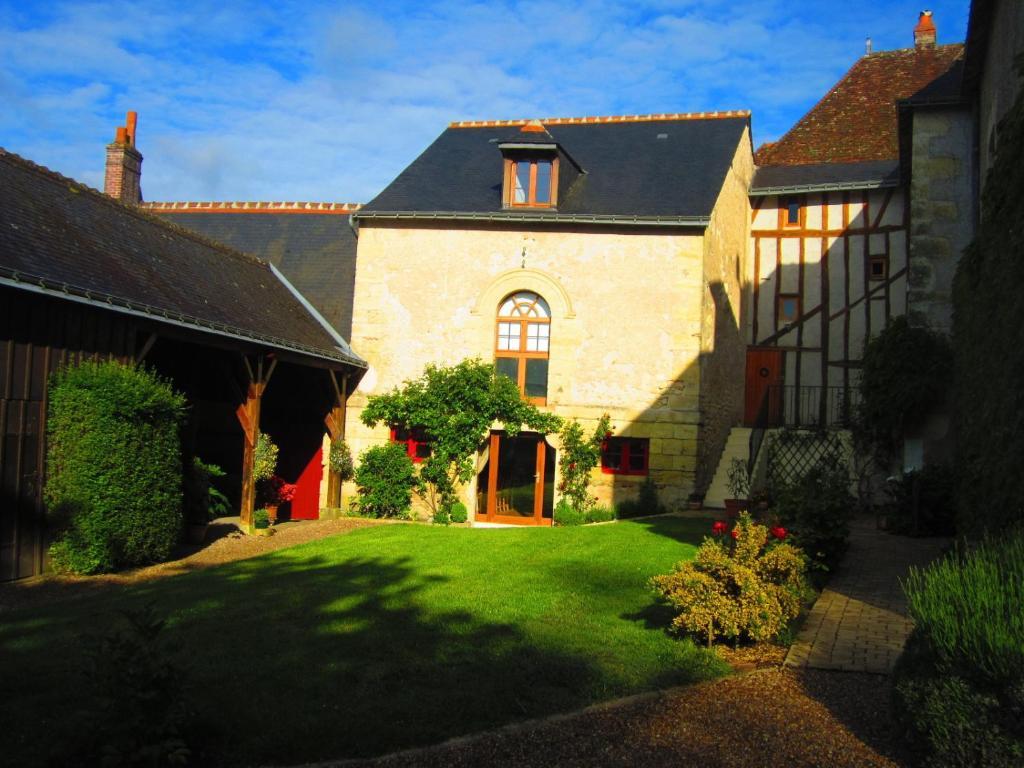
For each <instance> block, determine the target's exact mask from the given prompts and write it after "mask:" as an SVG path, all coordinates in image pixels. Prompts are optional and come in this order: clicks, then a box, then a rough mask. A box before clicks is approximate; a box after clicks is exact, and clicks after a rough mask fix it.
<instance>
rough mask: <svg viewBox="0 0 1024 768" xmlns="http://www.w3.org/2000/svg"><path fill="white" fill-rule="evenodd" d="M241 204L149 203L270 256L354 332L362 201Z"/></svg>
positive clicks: (342, 327)
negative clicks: (356, 219)
mask: <svg viewBox="0 0 1024 768" xmlns="http://www.w3.org/2000/svg"><path fill="white" fill-rule="evenodd" d="M238 205H239V204H238V203H197V204H193V203H147V204H146V207H148V208H149V209H150V210H151V211H153V213H156V214H159V215H160V216H161V217H162V218H166V219H167V220H168V221H173V222H174V223H175V224H178V225H180V226H182V227H186V228H188V229H191V230H192V231H194V232H198V233H200V234H201V235H203V236H205V237H208V238H210V239H212V240H216V241H217V242H219V243H224V244H225V245H228V246H230V247H232V248H237V249H238V250H240V251H244V252H245V253H251V254H253V255H255V256H259V257H260V258H261V259H266V260H267V261H269V262H270V263H271V264H273V265H274V266H275V267H277V268H278V269H280V270H281V272H283V273H284V276H285V277H286V278H288V282H290V283H291V284H292V285H294V286H295V288H296V289H298V291H299V292H300V293H301V294H302V295H303V296H304V297H306V299H308V300H309V302H310V303H311V304H312V305H313V306H314V307H316V308H317V311H319V312H320V314H321V315H323V316H324V317H325V318H326V319H327V321H328V322H329V323H330V324H331V325H332V326H334V328H335V330H337V331H338V333H340V334H341V335H342V336H343V337H344V338H346V339H348V338H351V333H352V297H353V294H354V292H355V279H356V277H355V276H356V244H357V241H356V235H355V232H353V231H352V225H351V221H350V218H351V217H350V214H351V213H352V212H354V211H355V210H357V209H358V208H359V206H358V205H356V204H352V203H294V204H293V203H288V204H284V203H261V204H260V205H261V206H265V207H261V208H259V209H258V210H253V209H252V208H240V207H237V206H238ZM244 205H252V204H250V203H246V204H244ZM271 206H274V207H271ZM286 206H290V207H286ZM299 206H301V207H299ZM307 206H313V207H307ZM316 206H321V207H316ZM323 206H334V207H330V208H325V207H323ZM342 206H343V207H342ZM221 214H224V215H221ZM339 214H340V215H339Z"/></svg>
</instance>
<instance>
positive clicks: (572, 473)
mask: <svg viewBox="0 0 1024 768" xmlns="http://www.w3.org/2000/svg"><path fill="white" fill-rule="evenodd" d="M611 434H612V433H611V420H610V419H609V418H608V414H605V415H604V416H602V417H601V418H600V420H599V421H598V422H597V427H595V429H594V432H593V434H591V435H590V436H587V435H586V434H584V432H583V427H581V426H580V423H579V422H578V421H576V419H572V420H571V421H567V422H566V423H565V425H564V426H563V427H562V431H561V433H560V434H559V437H560V438H561V441H562V450H561V451H560V454H561V455H560V456H559V458H558V468H559V470H560V471H561V474H562V480H561V482H560V483H559V484H558V490H559V491H560V492H561V494H562V498H563V499H565V500H566V501H567V502H568V503H569V506H571V507H572V508H573V509H574V510H575V511H576V512H577V513H579V514H581V515H583V516H585V515H586V513H587V512H588V511H589V510H590V509H591V508H592V507H593V506H594V505H595V504H596V503H597V498H596V497H595V496H591V495H590V473H591V472H592V471H593V469H594V467H596V466H597V465H598V463H599V462H600V461H601V444H602V443H603V442H604V441H605V440H607V439H608V438H609V437H611Z"/></svg>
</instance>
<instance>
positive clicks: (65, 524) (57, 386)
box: [44, 362, 185, 573]
mask: <svg viewBox="0 0 1024 768" xmlns="http://www.w3.org/2000/svg"><path fill="white" fill-rule="evenodd" d="M184 413H185V398H184V397H182V396H181V395H179V394H178V393H176V392H175V391H174V390H173V389H172V388H171V385H170V384H169V383H168V382H166V381H164V380H162V379H160V378H159V377H158V376H157V375H156V374H154V373H151V372H150V371H148V370H146V369H144V368H136V367H133V366H126V365H122V364H121V363H117V362H105V363H92V362H87V363H83V364H82V365H80V366H77V367H73V368H63V369H61V370H60V371H58V372H57V373H56V374H55V375H54V377H53V379H52V381H51V383H50V403H49V420H48V424H47V458H46V474H47V479H46V487H45V491H44V495H45V498H46V503H47V506H48V507H49V514H50V516H51V522H52V524H53V527H54V529H55V530H56V532H57V541H56V542H55V543H54V544H53V546H52V547H51V548H50V555H51V558H52V560H53V565H54V568H55V569H57V570H64V571H75V572H78V573H95V572H97V571H111V570H114V569H116V568H121V567H124V566H132V565H142V564H144V563H151V562H156V561H159V560H163V559H165V558H166V557H167V556H168V555H169V554H170V552H171V549H172V547H173V546H174V544H175V543H176V542H177V541H178V537H179V535H180V533H181V526H182V462H181V442H180V439H179V435H178V428H179V425H180V424H181V421H182V419H183V417H184Z"/></svg>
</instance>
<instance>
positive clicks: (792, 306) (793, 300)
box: [778, 293, 800, 327]
mask: <svg viewBox="0 0 1024 768" xmlns="http://www.w3.org/2000/svg"><path fill="white" fill-rule="evenodd" d="M778 317H779V326H780V327H781V326H783V325H789V324H791V323H795V322H796V321H797V320H798V319H799V318H800V294H798V293H780V294H779V306H778Z"/></svg>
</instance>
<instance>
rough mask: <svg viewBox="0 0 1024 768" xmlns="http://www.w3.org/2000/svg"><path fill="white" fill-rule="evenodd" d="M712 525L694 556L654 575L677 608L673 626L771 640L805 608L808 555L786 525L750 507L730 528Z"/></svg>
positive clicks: (706, 635) (713, 635) (706, 634)
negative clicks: (762, 518) (769, 522)
mask: <svg viewBox="0 0 1024 768" xmlns="http://www.w3.org/2000/svg"><path fill="white" fill-rule="evenodd" d="M727 529H728V526H727V525H726V524H725V523H715V525H714V526H713V528H712V531H713V533H714V534H715V537H716V538H713V539H712V538H706V539H704V543H703V544H701V545H700V548H699V549H698V550H697V555H696V556H695V557H694V559H693V560H684V561H682V562H680V563H677V564H676V567H675V570H673V572H672V573H669V574H666V575H664V576H655V577H654V579H653V580H652V585H653V586H654V588H655V590H656V591H657V592H658V593H659V594H660V595H661V596H662V597H663V598H665V600H667V601H668V602H669V604H670V605H671V606H672V607H673V608H675V609H676V610H677V611H678V615H677V616H676V617H675V619H674V620H673V621H672V627H673V629H675V630H676V631H678V632H683V633H686V634H690V635H694V636H695V637H697V638H699V639H702V640H705V641H707V644H708V645H711V644H712V643H713V642H714V641H715V639H717V638H722V639H726V640H734V641H740V640H753V641H763V640H769V639H771V638H773V637H775V636H776V635H778V634H779V633H780V632H781V631H783V630H784V629H785V628H786V625H787V623H788V622H789V621H790V620H792V619H794V618H796V617H797V616H798V615H799V613H800V607H801V605H802V604H803V600H804V596H805V594H806V592H807V585H806V582H805V573H806V569H807V560H806V558H805V556H804V554H803V553H802V552H801V551H800V550H799V549H797V548H796V547H794V546H792V545H790V544H786V543H784V542H783V539H784V538H785V537H786V531H785V530H784V529H782V528H774V529H772V532H771V536H769V530H768V528H767V527H766V526H763V525H758V524H757V523H755V522H754V521H753V520H751V518H750V515H749V514H747V513H746V512H743V513H741V514H740V518H739V520H738V521H737V522H736V525H735V527H734V528H733V529H732V530H731V531H728V533H727Z"/></svg>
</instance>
